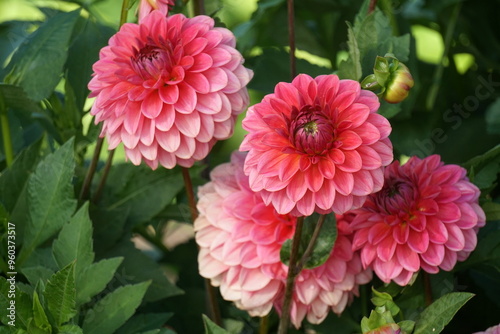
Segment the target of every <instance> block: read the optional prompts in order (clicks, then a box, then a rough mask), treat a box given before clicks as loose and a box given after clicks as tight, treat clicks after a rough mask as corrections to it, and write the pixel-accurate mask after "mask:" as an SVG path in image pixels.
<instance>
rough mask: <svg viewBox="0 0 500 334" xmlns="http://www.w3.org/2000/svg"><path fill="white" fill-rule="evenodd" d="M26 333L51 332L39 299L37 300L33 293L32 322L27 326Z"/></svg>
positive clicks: (36, 294)
mask: <svg viewBox="0 0 500 334" xmlns="http://www.w3.org/2000/svg"><path fill="white" fill-rule="evenodd" d="M28 332H29V333H31V332H40V333H48V334H50V333H51V332H52V326H51V325H50V323H49V319H48V318H47V315H46V314H45V310H44V309H43V306H42V304H41V303H40V299H39V298H38V293H37V292H36V291H35V293H34V294H33V321H32V322H31V323H30V324H29V325H28Z"/></svg>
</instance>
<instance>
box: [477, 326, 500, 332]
mask: <svg viewBox="0 0 500 334" xmlns="http://www.w3.org/2000/svg"><path fill="white" fill-rule="evenodd" d="M474 334H500V325H496V326H493V327H490V328H488V329H487V330H485V331H484V332H476V333H474Z"/></svg>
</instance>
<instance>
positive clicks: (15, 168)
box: [0, 140, 41, 237]
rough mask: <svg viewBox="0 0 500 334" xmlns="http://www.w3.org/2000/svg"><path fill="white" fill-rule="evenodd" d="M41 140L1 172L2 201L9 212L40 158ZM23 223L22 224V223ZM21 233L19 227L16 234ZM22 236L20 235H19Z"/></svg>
mask: <svg viewBox="0 0 500 334" xmlns="http://www.w3.org/2000/svg"><path fill="white" fill-rule="evenodd" d="M40 145H41V141H40V140H39V141H37V142H36V143H34V144H33V145H31V146H29V147H28V148H26V149H25V150H23V151H22V152H21V153H20V154H19V155H18V156H17V157H16V159H15V160H14V162H13V164H12V166H11V167H10V168H7V169H6V170H4V171H3V172H2V174H0V189H2V191H1V192H0V202H2V203H3V205H4V207H5V209H6V210H7V211H8V212H12V211H13V210H14V207H15V206H16V203H17V201H18V200H19V196H20V195H21V193H22V191H23V189H24V187H25V185H26V182H27V180H28V177H29V176H30V175H31V173H32V172H33V171H34V169H35V166H36V164H37V162H38V160H39V159H40V154H39V152H40ZM20 225H22V224H20ZM17 233H20V231H19V229H17V230H16V234H17ZM18 237H20V235H18Z"/></svg>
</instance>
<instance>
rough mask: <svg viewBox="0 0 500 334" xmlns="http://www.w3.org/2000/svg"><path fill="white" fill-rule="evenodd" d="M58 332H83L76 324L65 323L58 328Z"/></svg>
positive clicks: (62, 333)
mask: <svg viewBox="0 0 500 334" xmlns="http://www.w3.org/2000/svg"><path fill="white" fill-rule="evenodd" d="M57 333H58V334H83V330H82V329H81V328H80V327H78V326H77V325H71V324H67V325H64V326H61V327H59V328H58V332H57Z"/></svg>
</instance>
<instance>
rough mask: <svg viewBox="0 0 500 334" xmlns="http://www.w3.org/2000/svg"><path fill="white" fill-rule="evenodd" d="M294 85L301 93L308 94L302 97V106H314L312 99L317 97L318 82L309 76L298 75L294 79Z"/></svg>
mask: <svg viewBox="0 0 500 334" xmlns="http://www.w3.org/2000/svg"><path fill="white" fill-rule="evenodd" d="M292 85H294V86H295V87H297V89H298V90H299V91H300V92H307V94H301V95H300V98H301V99H302V100H301V104H302V105H307V104H309V105H312V104H313V103H314V100H313V99H312V98H311V97H312V96H316V82H315V81H314V80H313V78H311V77H310V76H308V75H297V76H296V77H295V78H294V79H293V81H292ZM310 85H311V86H310ZM309 89H311V91H309Z"/></svg>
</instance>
